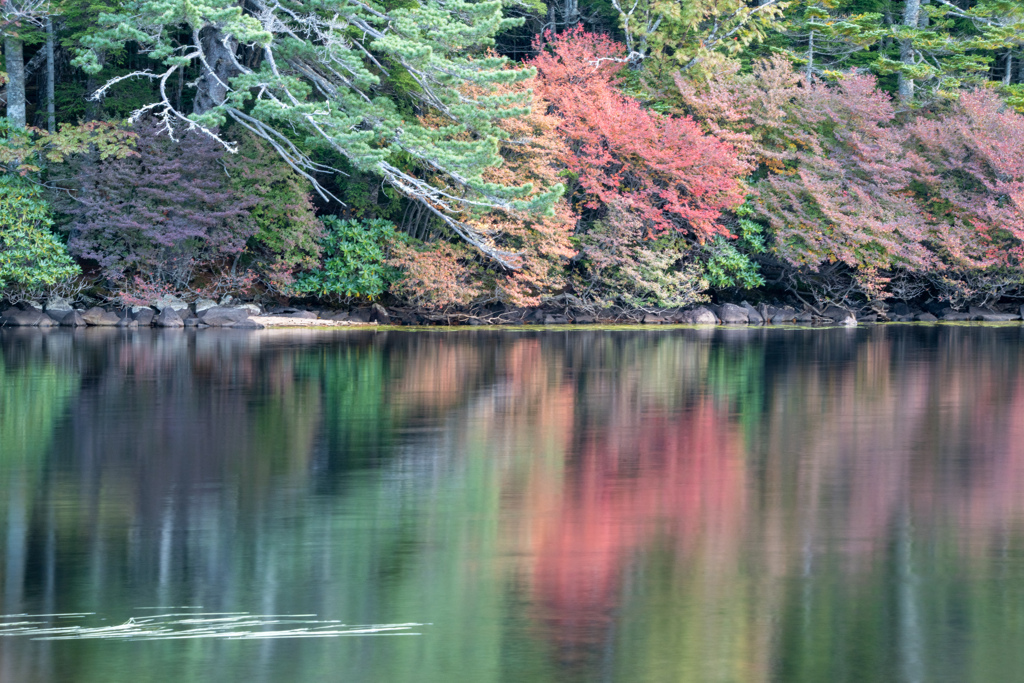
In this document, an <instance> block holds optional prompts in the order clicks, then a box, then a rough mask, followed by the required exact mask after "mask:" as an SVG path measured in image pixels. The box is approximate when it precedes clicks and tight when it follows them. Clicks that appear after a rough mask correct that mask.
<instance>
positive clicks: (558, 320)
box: [544, 313, 569, 325]
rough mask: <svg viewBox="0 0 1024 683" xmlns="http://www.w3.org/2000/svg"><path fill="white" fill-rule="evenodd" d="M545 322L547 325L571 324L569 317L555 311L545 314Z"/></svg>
mask: <svg viewBox="0 0 1024 683" xmlns="http://www.w3.org/2000/svg"><path fill="white" fill-rule="evenodd" d="M544 324H545V325H568V324H569V319H568V318H566V317H565V316H564V315H559V314H557V313H554V314H551V313H549V314H547V315H545V316H544Z"/></svg>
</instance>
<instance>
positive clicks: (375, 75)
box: [78, 0, 558, 267]
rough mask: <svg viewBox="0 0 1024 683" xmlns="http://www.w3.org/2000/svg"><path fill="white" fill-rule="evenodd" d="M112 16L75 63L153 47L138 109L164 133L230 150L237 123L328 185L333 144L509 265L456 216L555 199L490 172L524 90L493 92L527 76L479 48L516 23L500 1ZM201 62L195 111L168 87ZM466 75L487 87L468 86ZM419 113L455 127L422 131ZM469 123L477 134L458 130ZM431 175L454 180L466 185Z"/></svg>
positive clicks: (154, 0)
mask: <svg viewBox="0 0 1024 683" xmlns="http://www.w3.org/2000/svg"><path fill="white" fill-rule="evenodd" d="M106 23H107V26H108V28H107V30H105V31H102V32H100V33H98V34H96V35H94V36H91V37H87V38H86V39H84V42H85V43H86V44H87V45H89V46H90V47H91V48H92V52H91V53H89V54H87V55H84V56H83V57H81V58H80V59H79V60H78V63H79V64H80V65H82V66H83V68H85V69H86V70H89V71H96V70H97V69H98V68H99V66H100V65H99V62H98V54H99V52H100V51H102V50H105V49H112V48H114V47H116V46H119V45H121V44H123V42H124V41H126V40H132V41H136V42H137V43H138V44H139V45H140V46H141V47H142V48H143V49H145V50H150V51H151V55H152V56H153V57H154V58H155V59H157V60H159V62H160V63H161V65H162V67H163V68H164V71H163V72H162V73H152V72H148V71H138V72H135V73H133V74H130V76H132V77H138V78H149V79H153V80H154V81H155V82H156V83H157V84H158V90H159V97H158V99H157V100H156V101H154V102H152V103H150V104H148V105H146V106H145V107H143V109H142V110H140V112H138V113H137V116H138V115H141V113H143V112H151V113H153V114H155V115H156V116H157V117H158V118H159V119H160V120H161V121H162V122H163V125H164V126H165V129H169V128H168V127H171V126H172V125H176V126H185V127H186V128H188V129H192V130H197V131H199V132H201V133H203V134H205V135H207V136H209V137H210V138H211V139H214V140H217V141H218V142H220V143H221V144H223V146H224V147H225V148H226V149H229V150H233V149H234V145H232V144H231V142H230V141H228V140H226V139H225V138H223V137H222V136H221V133H220V131H219V127H220V126H222V125H223V124H224V123H225V122H227V121H228V120H231V121H232V122H233V123H234V124H236V125H238V126H241V127H243V128H245V129H247V130H249V131H250V132H252V133H253V134H255V135H257V136H259V137H260V138H262V139H263V140H264V141H265V142H266V143H267V144H269V145H271V146H272V147H273V148H274V149H275V150H276V151H277V152H278V153H279V154H280V155H281V156H282V158H283V159H284V160H285V161H286V162H287V163H288V164H289V165H290V166H291V167H292V168H293V169H294V170H295V171H296V172H297V173H299V174H300V175H303V176H304V177H306V178H307V179H308V180H310V181H312V182H313V183H314V185H315V186H316V187H318V188H319V190H320V192H321V194H325V195H326V191H325V190H324V188H323V187H322V186H320V184H319V183H317V180H316V175H317V174H319V173H322V172H330V171H331V170H332V169H330V168H326V167H324V166H323V165H320V164H317V163H316V162H314V161H313V160H312V159H311V157H310V151H311V150H313V149H316V148H327V149H330V150H333V151H334V152H336V153H337V154H340V155H341V156H342V157H344V158H345V159H347V160H348V161H349V162H350V163H351V164H352V166H353V167H355V168H356V170H358V171H362V172H372V173H375V174H377V175H378V176H381V177H383V179H384V180H385V181H386V182H387V183H389V184H391V185H392V186H394V187H395V188H397V189H398V190H400V191H401V192H403V193H405V194H406V195H407V196H409V197H411V198H413V199H415V200H417V201H421V202H423V203H424V206H426V207H427V208H428V209H429V210H430V211H431V212H432V213H433V214H434V215H436V216H437V217H438V218H439V219H440V220H442V221H443V222H444V223H445V224H446V225H447V226H448V227H449V228H450V229H451V230H452V231H453V232H455V233H456V234H458V235H459V236H460V237H461V238H462V239H464V240H465V241H466V242H468V243H469V244H471V245H473V246H474V247H475V248H477V249H478V250H479V251H481V252H482V253H484V254H485V255H487V256H489V257H491V258H494V259H495V260H497V261H498V262H499V263H501V264H503V265H505V266H508V267H512V266H513V260H514V259H513V256H514V255H512V254H508V253H505V252H503V251H502V250H500V249H498V248H497V247H495V246H494V245H493V244H492V243H491V241H490V239H489V238H488V236H487V235H484V234H481V233H479V232H477V231H476V230H474V229H473V228H472V227H471V226H470V225H468V224H466V223H465V222H462V221H460V220H458V219H456V218H454V217H453V216H454V215H455V214H457V213H459V212H462V211H466V210H473V211H479V212H483V211H486V210H488V209H493V208H505V209H526V210H531V211H540V212H543V211H546V210H549V209H550V206H551V203H552V202H553V201H554V200H555V199H556V198H557V196H558V191H557V189H552V190H551V191H550V192H544V193H541V194H540V195H538V196H535V197H534V198H533V199H531V200H529V201H526V200H523V199H522V198H523V197H524V196H525V195H527V194H529V193H530V192H531V189H532V188H531V187H530V186H528V185H524V186H515V187H506V186H501V185H498V184H495V183H490V182H487V181H486V180H485V179H484V177H483V175H484V173H485V171H486V170H487V169H488V168H491V167H493V166H496V165H497V164H499V163H500V156H499V155H498V150H497V145H498V139H499V138H500V137H501V132H500V129H499V128H498V127H497V125H496V122H497V121H499V120H501V119H503V118H508V117H513V116H519V115H522V114H523V113H525V109H524V106H523V105H524V98H523V96H522V95H505V96H500V95H491V94H488V93H487V91H489V90H490V89H491V88H493V87H494V86H495V85H497V84H510V83H514V82H516V81H521V80H523V79H525V78H528V77H529V76H530V73H529V72H528V71H525V70H512V69H506V68H504V67H505V60H504V59H502V58H498V57H491V56H487V55H483V54H481V51H482V50H483V49H486V48H488V47H490V46H491V45H492V44H493V37H494V35H495V34H496V33H498V32H499V31H502V30H504V29H505V28H507V27H510V26H512V25H514V24H515V23H516V21H515V20H511V19H505V18H503V17H502V3H501V2H500V1H498V0H485V1H481V2H472V1H467V0H455V1H454V2H439V0H418V1H416V2H412V3H408V4H405V5H403V6H401V7H393V8H390V9H389V8H387V7H380V6H372V5H370V4H365V3H363V2H347V1H343V0H327V1H326V2H317V3H313V2H308V1H306V0H299V1H297V2H289V3H287V4H279V3H273V4H271V3H267V2H264V1H263V0H256V2H252V3H247V4H245V6H244V7H243V6H240V5H238V4H237V3H235V2H233V0H200V1H198V2H195V3H188V4H184V5H183V4H181V3H177V2H171V1H170V0H128V2H126V3H125V6H124V9H123V11H122V12H120V13H116V14H113V15H110V16H109V17H108V18H107V21H106ZM180 39H183V40H184V42H182V43H179V42H177V41H178V40H180ZM194 63H197V64H200V65H201V68H200V78H199V79H198V81H197V88H198V90H197V93H196V96H195V98H194V102H195V107H194V111H193V113H192V114H191V115H188V114H187V113H186V112H183V111H181V110H180V108H179V107H178V106H176V104H175V103H174V101H173V98H172V96H171V93H170V92H169V90H168V83H169V82H170V79H171V77H172V76H174V75H175V74H176V73H177V72H179V70H181V69H184V68H186V67H187V66H189V65H190V64H194ZM112 84H113V83H108V84H107V87H109V86H110V85H112ZM466 84H473V85H475V86H477V87H479V88H481V89H483V90H484V92H485V94H484V95H483V96H481V97H478V98H475V99H470V98H467V97H465V96H463V95H462V92H461V90H460V88H461V87H462V86H464V85H466ZM98 94H99V95H101V94H102V89H101V92H100V93H98ZM417 110H418V111H419V112H421V113H427V112H431V113H436V114H437V115H439V116H441V117H443V118H445V119H446V121H447V123H446V125H445V126H443V127H438V128H427V127H424V126H423V125H422V124H420V123H419V122H418V118H417V117H416V116H415V113H416V112H417ZM466 133H472V135H471V139H468V140H461V139H458V138H460V136H462V135H464V134H466ZM428 176H441V177H443V178H444V179H445V184H446V185H449V186H452V187H456V188H458V192H448V191H447V190H444V189H442V188H441V187H439V186H438V185H437V184H436V183H432V182H430V181H429V180H428V179H427V178H428Z"/></svg>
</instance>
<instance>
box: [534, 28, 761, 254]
mask: <svg viewBox="0 0 1024 683" xmlns="http://www.w3.org/2000/svg"><path fill="white" fill-rule="evenodd" d="M536 47H537V49H538V51H539V54H538V55H537V56H536V57H534V58H533V59H532V60H530V61H529V62H528V64H529V65H530V66H533V67H535V68H536V69H537V91H538V93H539V94H540V96H541V97H542V98H544V99H545V100H546V101H547V102H549V103H550V104H551V106H552V108H553V111H554V113H555V114H556V115H557V116H558V117H559V119H560V120H561V123H560V125H559V132H560V133H561V134H562V136H564V137H565V138H566V140H567V141H568V143H569V145H570V148H571V154H570V155H569V156H568V159H567V165H568V168H569V170H570V171H572V172H573V173H574V174H575V175H576V186H575V187H574V188H573V190H574V192H573V193H572V194H571V195H570V196H571V197H572V198H573V200H574V201H576V202H577V203H578V205H579V206H581V207H582V208H585V209H590V210H593V211H597V212H600V213H602V214H603V213H604V212H605V210H606V209H607V207H610V206H612V205H615V206H618V207H620V209H622V210H625V211H627V212H629V213H631V214H634V215H636V216H637V217H639V218H640V219H641V220H642V222H643V224H644V228H645V230H646V231H647V234H648V236H651V235H657V234H660V233H664V232H666V231H678V232H680V233H683V234H686V235H689V236H692V237H694V238H696V239H697V240H698V241H701V242H703V241H704V240H705V239H706V238H708V237H710V236H712V235H716V234H722V235H728V234H729V233H728V230H727V229H726V228H725V227H724V226H723V225H722V224H721V223H720V222H719V219H720V218H721V215H722V212H723V211H725V210H728V209H731V208H734V207H736V206H738V205H739V204H740V203H742V201H743V198H744V195H745V187H744V184H743V182H742V180H741V177H742V176H743V175H744V174H745V173H746V171H747V170H748V166H747V165H746V164H744V163H743V162H741V161H740V160H739V159H738V158H737V156H736V153H735V151H734V150H733V148H732V146H731V145H729V144H727V143H725V142H722V141H721V140H719V139H718V138H716V137H714V136H712V135H707V134H705V133H704V132H702V131H701V129H700V127H699V126H698V125H697V124H696V123H695V122H694V121H693V120H692V119H690V118H687V117H671V116H663V115H661V114H658V113H656V112H652V111H649V110H646V109H644V108H643V107H642V106H641V104H640V102H638V101H637V100H636V99H634V98H632V97H628V96H626V95H624V94H622V93H621V92H619V91H618V90H617V89H616V85H617V84H618V73H619V72H620V71H621V69H622V68H623V66H624V65H625V60H624V59H623V58H624V56H625V50H624V49H623V47H622V46H621V45H619V44H618V43H616V42H614V41H612V40H610V39H609V38H607V37H606V36H600V35H596V34H592V33H587V32H585V31H583V30H582V29H580V28H577V29H574V30H571V31H567V32H566V33H563V34H561V35H558V36H553V35H551V34H550V33H548V34H545V36H544V41H543V42H540V41H538V43H537V45H536Z"/></svg>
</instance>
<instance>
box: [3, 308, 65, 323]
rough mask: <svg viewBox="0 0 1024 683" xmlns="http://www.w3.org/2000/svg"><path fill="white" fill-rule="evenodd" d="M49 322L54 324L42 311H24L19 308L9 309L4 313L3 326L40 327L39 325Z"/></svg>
mask: <svg viewBox="0 0 1024 683" xmlns="http://www.w3.org/2000/svg"><path fill="white" fill-rule="evenodd" d="M43 320H47V321H49V322H51V323H52V322H53V320H52V319H51V318H50V316H48V315H44V314H43V313H42V312H41V311H37V310H34V309H30V310H27V311H23V310H21V309H19V308H8V309H7V310H6V311H4V312H3V323H2V324H3V325H6V326H8V327H39V324H40V323H42V322H43Z"/></svg>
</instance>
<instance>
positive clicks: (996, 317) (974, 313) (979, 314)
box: [967, 306, 1020, 323]
mask: <svg viewBox="0 0 1024 683" xmlns="http://www.w3.org/2000/svg"><path fill="white" fill-rule="evenodd" d="M967 314H968V315H970V316H971V320H981V321H984V322H987V323H1004V322H1009V321H1011V320H1020V316H1019V315H1017V314H1016V313H997V312H996V311H993V310H991V309H988V308H978V307H977V306H971V307H970V308H969V309H968V310H967Z"/></svg>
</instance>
